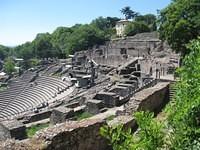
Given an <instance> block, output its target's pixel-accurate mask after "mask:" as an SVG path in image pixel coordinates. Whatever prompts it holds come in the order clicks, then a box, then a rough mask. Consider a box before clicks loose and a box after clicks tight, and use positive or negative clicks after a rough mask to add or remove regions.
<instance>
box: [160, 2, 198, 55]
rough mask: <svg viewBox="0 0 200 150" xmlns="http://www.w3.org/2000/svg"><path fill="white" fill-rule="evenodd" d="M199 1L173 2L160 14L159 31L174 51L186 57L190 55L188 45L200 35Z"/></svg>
mask: <svg viewBox="0 0 200 150" xmlns="http://www.w3.org/2000/svg"><path fill="white" fill-rule="evenodd" d="M199 3H200V2H199V0H173V1H172V3H171V4H170V5H169V6H168V7H167V8H165V9H163V10H162V11H161V12H160V17H159V31H160V36H161V38H162V39H164V40H167V41H168V43H169V44H170V45H171V47H172V49H174V50H176V51H177V52H181V53H182V55H183V56H184V55H185V54H188V53H189V51H188V50H189V49H187V48H186V44H187V43H189V41H190V40H192V39H196V38H197V36H199V35H200V4H199Z"/></svg>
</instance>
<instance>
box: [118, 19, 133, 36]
mask: <svg viewBox="0 0 200 150" xmlns="http://www.w3.org/2000/svg"><path fill="white" fill-rule="evenodd" d="M128 23H130V21H129V20H120V21H118V22H117V23H116V33H117V36H119V37H122V36H124V31H125V28H126V26H127V25H128Z"/></svg>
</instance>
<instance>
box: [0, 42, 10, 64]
mask: <svg viewBox="0 0 200 150" xmlns="http://www.w3.org/2000/svg"><path fill="white" fill-rule="evenodd" d="M9 52H10V48H8V47H6V46H3V45H0V59H1V60H4V59H5V58H6V57H8V55H9Z"/></svg>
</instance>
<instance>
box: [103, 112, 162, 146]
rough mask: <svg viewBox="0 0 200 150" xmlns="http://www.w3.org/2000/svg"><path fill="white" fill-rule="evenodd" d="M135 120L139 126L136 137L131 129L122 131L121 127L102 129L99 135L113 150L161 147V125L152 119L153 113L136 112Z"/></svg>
mask: <svg viewBox="0 0 200 150" xmlns="http://www.w3.org/2000/svg"><path fill="white" fill-rule="evenodd" d="M134 116H135V119H136V121H137V123H138V126H139V131H138V133H137V135H133V134H132V132H131V129H129V130H126V131H125V130H124V129H123V126H122V125H119V126H115V127H108V126H105V127H102V128H101V129H100V134H101V135H102V136H104V137H105V138H106V139H108V140H109V141H110V144H111V145H112V147H113V149H114V150H136V149H138V150H146V149H148V150H156V149H159V148H161V147H162V146H163V143H164V132H163V125H162V124H161V123H160V122H157V121H155V120H154V119H153V116H154V115H153V113H149V112H137V113H135V115H134Z"/></svg>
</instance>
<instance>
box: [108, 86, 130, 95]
mask: <svg viewBox="0 0 200 150" xmlns="http://www.w3.org/2000/svg"><path fill="white" fill-rule="evenodd" d="M109 92H113V93H116V94H118V95H120V96H121V97H125V96H128V95H129V94H130V93H131V91H130V90H129V88H128V87H122V86H115V87H113V88H111V89H110V90H109Z"/></svg>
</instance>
